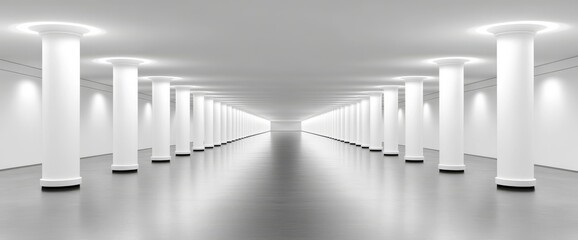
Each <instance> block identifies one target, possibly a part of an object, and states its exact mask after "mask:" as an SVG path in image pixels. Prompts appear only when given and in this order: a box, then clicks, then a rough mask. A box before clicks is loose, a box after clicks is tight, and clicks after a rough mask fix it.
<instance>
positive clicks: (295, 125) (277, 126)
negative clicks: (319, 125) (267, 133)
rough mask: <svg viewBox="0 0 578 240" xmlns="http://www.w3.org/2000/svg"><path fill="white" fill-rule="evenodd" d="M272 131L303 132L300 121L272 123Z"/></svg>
mask: <svg viewBox="0 0 578 240" xmlns="http://www.w3.org/2000/svg"><path fill="white" fill-rule="evenodd" d="M271 131H301V122H300V121H272V122H271Z"/></svg>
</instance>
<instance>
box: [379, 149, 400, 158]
mask: <svg viewBox="0 0 578 240" xmlns="http://www.w3.org/2000/svg"><path fill="white" fill-rule="evenodd" d="M383 156H391V157H393V156H399V151H388V150H383Z"/></svg>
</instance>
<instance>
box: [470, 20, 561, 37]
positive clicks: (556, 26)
mask: <svg viewBox="0 0 578 240" xmlns="http://www.w3.org/2000/svg"><path fill="white" fill-rule="evenodd" d="M512 26H527V27H529V28H530V27H531V28H533V29H535V30H536V33H537V34H542V33H547V32H553V31H557V30H562V29H564V28H566V26H565V25H562V24H560V23H555V22H545V21H514V22H504V23H496V24H490V25H485V26H481V27H477V28H475V30H474V31H475V32H476V33H479V34H483V35H494V33H492V32H493V31H494V30H497V29H501V28H509V27H512ZM491 29H493V30H491Z"/></svg>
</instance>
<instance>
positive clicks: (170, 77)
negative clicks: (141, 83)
mask: <svg viewBox="0 0 578 240" xmlns="http://www.w3.org/2000/svg"><path fill="white" fill-rule="evenodd" d="M141 79H144V80H149V81H152V80H155V79H169V80H170V81H175V80H182V79H183V78H180V77H173V76H146V77H141Z"/></svg>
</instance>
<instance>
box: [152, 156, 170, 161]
mask: <svg viewBox="0 0 578 240" xmlns="http://www.w3.org/2000/svg"><path fill="white" fill-rule="evenodd" d="M151 161H152V162H170V161H171V156H152V157H151Z"/></svg>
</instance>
